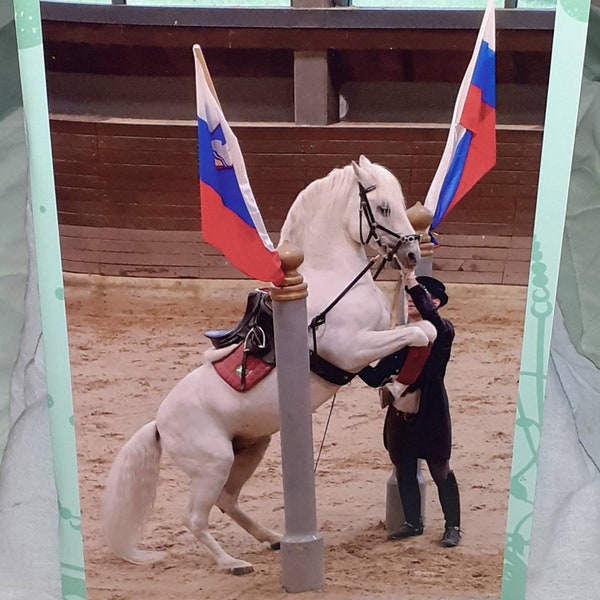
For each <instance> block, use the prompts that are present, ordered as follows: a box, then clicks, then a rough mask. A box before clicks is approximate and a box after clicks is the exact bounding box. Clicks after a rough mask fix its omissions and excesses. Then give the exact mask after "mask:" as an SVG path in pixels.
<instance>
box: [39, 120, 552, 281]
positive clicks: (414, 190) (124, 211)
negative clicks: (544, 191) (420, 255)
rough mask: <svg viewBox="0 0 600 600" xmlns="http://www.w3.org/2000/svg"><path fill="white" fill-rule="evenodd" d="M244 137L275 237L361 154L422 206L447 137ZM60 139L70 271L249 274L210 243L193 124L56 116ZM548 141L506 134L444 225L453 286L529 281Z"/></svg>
mask: <svg viewBox="0 0 600 600" xmlns="http://www.w3.org/2000/svg"><path fill="white" fill-rule="evenodd" d="M234 131H235V133H236V135H237V136H238V138H239V140H240V144H241V147H242V152H243V154H244V157H245V161H246V166H247V169H248V176H249V178H250V182H251V184H252V187H253V190H254V193H255V196H256V198H257V201H258V203H259V208H260V210H261V213H262V215H263V218H264V220H265V224H266V226H267V229H268V230H269V232H270V233H271V235H272V238H273V239H274V241H277V238H278V231H279V228H280V227H281V224H282V223H283V219H284V217H285V215H286V213H287V210H288V208H289V206H290V204H291V202H292V201H293V199H294V198H295V196H296V195H297V193H298V192H299V191H300V190H301V189H302V188H303V187H304V186H306V185H307V184H308V183H310V182H311V181H313V180H314V179H317V178H319V177H322V176H324V175H326V174H327V173H328V172H329V171H330V170H331V169H332V168H334V167H339V166H343V165H345V164H348V163H349V162H350V161H351V160H353V159H356V158H357V157H358V155H359V154H360V153H363V154H366V155H367V156H368V157H369V158H370V159H371V160H373V161H375V162H380V163H381V164H383V165H385V166H387V167H388V168H390V169H391V170H392V171H393V172H394V173H395V174H396V176H397V177H398V178H399V180H400V182H401V183H402V185H403V188H404V191H405V195H406V197H407V202H408V205H409V206H410V205H412V204H413V203H414V202H416V201H417V200H421V201H423V199H424V195H425V193H426V191H427V189H428V186H429V183H430V181H431V179H432V177H433V174H434V171H435V168H436V167H437V164H438V162H439V158H440V156H441V153H442V149H443V146H444V143H445V139H446V135H447V130H446V129H445V128H443V127H439V126H424V125H421V126H419V125H411V126H399V125H389V124H387V125H386V126H379V127H378V126H375V125H369V126H358V125H349V124H338V125H335V126H328V127H296V126H294V125H293V124H283V125H282V124H277V125H276V124H273V125H268V124H260V125H258V124H256V125H252V124H238V125H237V126H236V125H235V124H234ZM51 133H52V145H53V152H54V169H55V179H56V190H57V201H58V211H59V223H60V233H61V244H62V254H63V265H64V269H65V270H66V271H70V272H78V273H95V274H104V275H135V276H147V277H205V278H238V277H240V274H239V272H238V271H237V270H236V269H234V268H232V267H231V266H230V265H228V263H227V261H226V260H225V258H224V257H223V256H222V255H221V254H220V253H219V252H218V251H216V250H214V249H213V248H212V247H210V246H208V245H206V244H204V243H203V242H202V236H201V233H200V212H199V201H198V181H197V179H198V176H197V157H196V129H195V124H194V123H189V124H188V123H186V124H177V125H174V124H172V123H169V122H151V123H150V122H132V121H125V122H98V121H95V120H93V119H87V120H86V119H74V118H58V117H54V118H52V120H51ZM541 135H542V134H541V130H540V128H539V127H531V128H522V127H521V128H518V129H515V128H510V127H508V128H505V129H500V130H499V131H498V162H497V165H496V167H495V168H494V169H493V170H492V171H490V172H489V173H488V174H487V175H486V176H485V177H484V178H483V179H482V180H481V182H480V183H478V184H477V185H476V187H475V188H474V189H473V190H472V191H471V192H470V193H469V194H468V196H467V197H466V198H465V199H464V200H463V201H461V203H460V204H459V205H458V206H457V207H456V208H455V209H454V210H453V211H452V212H451V213H450V214H449V215H448V217H446V219H445V220H444V222H443V224H442V225H441V226H440V227H439V235H438V239H439V242H440V246H439V247H438V248H437V249H436V251H435V255H434V265H433V266H434V271H437V272H438V274H439V275H440V276H441V277H443V279H444V280H445V281H448V282H474V283H506V284H526V283H527V273H528V266H529V256H530V249H531V236H532V230H533V217H534V210H535V199H536V189H537V178H538V169H539V161H540V151H541ZM390 276H391V274H388V275H387V277H390ZM384 277H386V275H384Z"/></svg>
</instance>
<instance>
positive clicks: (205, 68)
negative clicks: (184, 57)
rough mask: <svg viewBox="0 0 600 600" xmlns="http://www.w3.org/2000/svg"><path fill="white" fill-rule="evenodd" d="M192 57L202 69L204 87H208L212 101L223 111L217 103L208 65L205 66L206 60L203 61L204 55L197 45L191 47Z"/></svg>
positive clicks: (217, 98)
mask: <svg viewBox="0 0 600 600" xmlns="http://www.w3.org/2000/svg"><path fill="white" fill-rule="evenodd" d="M193 51H194V56H195V57H196V59H197V61H198V64H199V65H200V67H201V68H202V72H203V73H204V78H205V79H206V85H208V89H209V90H210V93H211V94H212V95H213V97H214V99H215V100H216V101H217V104H218V105H219V108H220V109H221V110H223V107H222V106H221V103H220V102H219V96H218V95H217V90H216V88H215V84H214V83H213V80H212V77H211V76H210V72H209V70H208V65H207V64H206V60H205V59H204V54H203V53H202V48H200V46H199V45H198V44H194V47H193Z"/></svg>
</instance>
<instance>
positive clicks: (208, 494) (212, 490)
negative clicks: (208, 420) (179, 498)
mask: <svg viewBox="0 0 600 600" xmlns="http://www.w3.org/2000/svg"><path fill="white" fill-rule="evenodd" d="M197 458H198V460H199V464H201V465H202V469H201V470H200V469H195V470H194V472H190V471H187V472H188V475H190V477H191V495H190V500H189V502H188V506H187V511H186V515H185V524H186V525H187V527H188V528H189V530H190V531H191V532H192V533H193V534H194V535H195V536H196V538H197V539H198V541H200V542H202V543H203V544H204V545H205V546H206V548H207V549H208V551H209V552H210V553H211V554H212V556H213V558H214V559H215V561H216V563H217V565H218V566H219V568H221V569H225V570H228V571H230V572H231V573H233V574H234V575H244V574H246V573H251V572H252V571H253V570H254V569H253V568H252V565H251V564H250V563H249V562H246V561H244V560H239V559H237V558H234V557H233V556H230V555H229V554H227V552H225V550H223V548H221V546H220V545H219V543H218V542H217V541H216V540H215V538H214V537H213V536H212V534H211V533H210V531H209V527H208V525H209V516H210V509H211V508H212V507H213V506H215V504H216V503H217V499H218V498H219V495H220V494H221V490H222V489H223V486H224V485H225V482H226V481H227V478H228V474H229V469H230V467H231V465H232V463H233V449H232V448H231V447H229V451H228V453H223V454H222V455H217V454H216V453H215V452H214V449H213V452H212V453H210V454H208V453H207V454H206V456H204V457H197ZM203 459H204V460H203Z"/></svg>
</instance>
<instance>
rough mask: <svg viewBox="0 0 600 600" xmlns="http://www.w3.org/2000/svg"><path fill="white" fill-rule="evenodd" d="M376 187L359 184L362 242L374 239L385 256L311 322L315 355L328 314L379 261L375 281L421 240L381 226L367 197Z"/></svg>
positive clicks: (348, 286) (418, 236) (366, 268)
mask: <svg viewBox="0 0 600 600" xmlns="http://www.w3.org/2000/svg"><path fill="white" fill-rule="evenodd" d="M375 187H376V186H374V185H372V186H369V187H368V188H365V187H364V186H363V185H362V183H360V182H359V184H358V191H359V194H360V208H359V219H360V227H359V230H360V242H361V244H362V245H363V246H366V245H367V244H368V243H369V242H370V241H371V239H374V240H375V242H376V243H377V245H378V246H379V248H380V249H384V250H385V254H383V255H379V256H375V257H373V258H371V259H370V260H369V262H368V263H367V264H366V265H365V266H364V267H363V268H362V269H361V270H360V272H359V273H358V275H356V277H354V279H353V280H352V281H351V282H350V283H349V284H348V285H347V286H346V287H345V288H344V289H343V290H342V291H341V292H340V293H339V294H338V295H337V296H336V297H335V298H334V299H333V300H332V301H331V302H330V303H329V305H328V306H327V307H326V308H325V309H324V310H323V311H321V312H320V313H319V314H318V315H316V316H315V317H314V318H313V320H312V321H311V322H310V324H309V325H308V328H309V330H311V331H312V337H313V350H314V353H315V354H317V329H318V328H319V327H321V325H324V324H325V319H326V316H327V313H328V312H329V311H330V310H331V309H332V308H333V307H334V306H336V304H337V303H338V302H339V301H340V300H341V299H342V298H343V297H344V296H345V295H346V294H347V293H348V292H349V291H350V290H351V289H352V288H353V287H354V286H355V285H356V283H357V282H358V281H359V280H360V279H361V278H362V277H363V275H364V274H365V273H366V272H367V271H368V270H369V269H370V268H371V267H372V266H373V265H374V264H375V263H376V262H377V261H380V263H379V265H378V266H377V269H376V271H375V274H374V275H373V279H377V277H379V274H380V273H381V271H382V270H383V267H384V266H385V265H386V263H388V262H391V261H392V260H397V259H396V258H395V254H396V252H397V251H398V248H400V246H403V245H404V244H408V243H410V242H414V241H415V240H420V239H421V234H419V233H410V234H399V233H396V232H395V231H392V230H391V229H388V228H387V227H384V226H383V225H380V224H379V223H378V222H377V220H376V219H375V216H374V215H373V209H372V208H371V205H370V203H369V198H368V197H367V194H368V193H369V192H372V191H373V190H374V189H375ZM363 217H364V218H365V220H366V221H367V225H368V226H369V234H368V236H367V239H366V240H365V239H363V234H362V219H363ZM378 230H380V231H384V232H385V233H387V234H388V235H391V236H392V237H394V238H396V239H397V240H398V241H397V242H396V244H395V245H394V246H392V247H390V246H389V245H388V244H385V243H384V242H383V241H382V240H381V238H380V236H379V233H378Z"/></svg>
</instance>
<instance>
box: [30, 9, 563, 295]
mask: <svg viewBox="0 0 600 600" xmlns="http://www.w3.org/2000/svg"><path fill="white" fill-rule="evenodd" d="M553 16H554V15H553V13H552V11H539V10H538V11H534V10H510V9H506V10H497V11H496V23H497V36H496V56H497V61H496V64H497V73H496V75H497V77H496V79H497V122H498V162H497V165H496V167H495V168H494V169H493V170H492V171H491V172H490V173H488V174H487V175H486V176H485V177H484V178H483V180H482V181H481V182H479V183H478V184H477V186H476V187H475V188H474V189H473V190H472V191H471V192H470V193H469V194H468V196H467V197H465V198H464V199H463V200H462V201H461V202H460V204H459V205H458V206H457V207H456V208H455V209H454V210H453V211H452V212H451V213H450V215H449V216H448V217H446V218H445V220H444V222H443V223H442V225H441V226H440V228H439V232H438V233H439V235H438V239H439V242H440V245H439V247H438V248H437V249H436V251H435V256H434V265H433V266H434V271H437V272H439V274H440V275H441V276H443V278H444V279H445V280H447V281H449V282H461V281H464V282H480V283H507V284H525V283H526V282H527V273H528V268H529V255H530V248H531V236H532V231H533V218H534V208H535V201H536V187H537V179H538V169H539V161H540V149H541V138H542V130H541V129H542V123H543V120H544V110H545V97H546V90H547V82H548V72H549V65H550V52H551V46H552V36H553V31H552V29H553ZM42 18H43V21H42V24H43V36H44V50H45V61H46V67H47V81H48V94H49V98H48V100H49V107H50V111H51V113H52V117H51V132H52V143H53V150H54V167H55V176H56V186H57V200H58V210H59V214H58V216H59V225H60V233H61V243H62V252H63V261H64V268H65V270H67V271H73V272H81V273H100V274H106V275H136V276H149V277H157V276H162V277H209V278H220V277H226V278H236V277H240V274H239V273H238V272H237V270H235V269H233V268H231V267H230V266H229V265H228V264H227V261H226V260H225V259H224V258H223V256H222V255H221V254H220V253H219V252H217V251H216V250H214V249H213V248H211V247H210V246H208V245H205V244H204V243H203V242H202V237H201V233H200V213H199V201H198V181H197V158H196V129H195V123H194V122H193V121H190V119H192V120H193V119H194V115H195V97H194V89H195V87H194V70H193V61H192V54H191V46H192V44H195V43H198V44H200V45H201V46H202V47H203V49H204V52H205V56H206V60H207V63H208V65H209V68H210V70H211V73H212V75H213V77H214V81H215V86H216V88H217V90H218V93H219V98H220V101H221V104H222V106H223V108H224V112H225V114H226V115H227V117H228V119H229V121H230V123H231V124H232V126H233V128H234V130H235V132H236V134H237V136H238V138H239V140H240V144H241V147H242V151H243V154H244V157H245V160H246V164H247V168H248V174H249V178H250V182H251V184H252V187H253V190H254V193H255V195H256V197H257V201H258V203H259V207H260V209H261V212H262V214H263V217H264V219H265V221H266V225H267V228H268V230H269V232H270V233H271V235H272V237H273V239H274V241H277V237H278V231H279V228H280V227H281V224H282V222H283V219H284V216H285V215H286V212H287V210H288V207H289V206H290V204H291V202H292V201H293V199H294V198H295V196H296V195H297V194H298V192H300V190H301V189H302V188H303V187H305V186H306V185H307V184H308V183H310V182H311V181H313V180H314V179H316V178H319V177H322V176H325V175H326V174H327V173H328V172H329V171H330V170H331V169H332V168H334V167H339V166H343V165H346V164H348V163H349V162H350V160H352V159H356V158H357V157H358V155H359V154H361V153H364V154H366V155H367V156H368V157H369V158H370V159H371V160H374V161H376V162H380V163H381V164H383V165H385V166H387V167H388V168H390V169H391V170H392V171H393V172H394V173H395V174H396V175H397V176H398V178H399V179H400V181H401V183H402V184H403V187H404V189H405V193H406V196H407V199H408V203H409V205H411V204H412V203H414V202H416V201H418V200H421V201H423V199H424V196H425V193H426V191H427V189H428V186H429V184H430V182H431V180H432V177H433V174H434V171H435V168H436V167H437V165H438V163H439V160H440V157H441V154H442V149H443V147H444V143H445V139H446V135H447V125H444V123H447V122H448V121H449V119H450V116H451V109H452V105H453V103H454V100H455V98H456V92H457V89H458V86H459V83H460V79H461V78H462V75H463V73H464V71H465V69H466V66H467V64H468V61H469V58H470V56H471V53H472V49H473V45H474V43H475V39H476V37H477V31H478V28H479V25H480V22H481V11H476V10H392V9H390V10H385V11H381V10H376V9H373V10H367V9H364V10H363V9H360V10H355V9H351V8H349V9H341V8H331V9H329V8H325V9H318V10H308V9H307V10H305V9H301V10H296V9H293V8H290V9H277V10H275V9H272V10H270V9H260V10H257V9H208V8H206V9H189V10H186V9H182V8H170V9H163V8H157V7H123V6H114V5H113V6H108V5H107V6H100V5H98V6H94V5H78V4H70V3H69V4H65V3H61V2H43V3H42ZM174 23H176V24H177V26H174ZM265 24H268V26H265ZM307 57H308V58H310V61H309V60H308V59H307ZM315 57H316V59H315V61H314V64H313V58H315ZM307 62H309V63H310V64H311V65H313V66H312V67H311V69H310V71H309V72H308V73H306V68H307V67H306V65H307ZM298 73H300V74H302V73H304V74H305V76H303V77H301V76H300V75H298ZM320 76H323V78H324V79H327V85H323V86H320V87H319V86H316V85H314V81H316V80H318V81H321V80H320V79H318V77H320ZM329 84H331V85H329ZM321 88H322V89H321ZM336 103H337V104H336ZM314 105H317V106H322V107H323V110H322V111H321V112H322V114H316V115H314V114H312V113H311V115H310V118H306V114H305V113H308V111H307V110H306V109H307V108H308V107H312V106H314ZM344 105H347V106H348V111H347V113H345V112H344V110H343V106H344ZM335 108H339V110H337V111H336V110H334V109H335ZM330 109H331V110H330ZM299 115H300V116H299ZM303 115H304V116H303ZM295 121H296V122H297V123H298V124H296V123H295ZM306 125H310V126H306ZM388 277H389V275H388Z"/></svg>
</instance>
